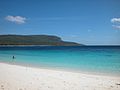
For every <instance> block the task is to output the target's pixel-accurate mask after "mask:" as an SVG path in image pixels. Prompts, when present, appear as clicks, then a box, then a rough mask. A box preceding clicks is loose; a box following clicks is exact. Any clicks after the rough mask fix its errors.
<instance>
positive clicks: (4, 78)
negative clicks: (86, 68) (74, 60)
mask: <svg viewBox="0 0 120 90" xmlns="http://www.w3.org/2000/svg"><path fill="white" fill-rule="evenodd" d="M119 84H120V77H110V76H102V75H92V74H84V73H77V72H69V71H61V70H54V69H48V68H47V69H46V68H45V69H43V68H34V67H25V66H21V65H16V64H14V65H11V64H7V63H0V90H3V89H2V88H4V90H8V89H9V90H64V89H65V90H83V89H84V90H94V89H97V90H120V85H119Z"/></svg>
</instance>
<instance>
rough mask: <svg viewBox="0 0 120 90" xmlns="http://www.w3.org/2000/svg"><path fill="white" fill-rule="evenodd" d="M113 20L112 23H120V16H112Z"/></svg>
mask: <svg viewBox="0 0 120 90" xmlns="http://www.w3.org/2000/svg"><path fill="white" fill-rule="evenodd" d="M111 22H112V23H120V18H112V19H111Z"/></svg>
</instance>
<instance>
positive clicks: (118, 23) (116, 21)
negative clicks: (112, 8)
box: [111, 18, 120, 30]
mask: <svg viewBox="0 0 120 90" xmlns="http://www.w3.org/2000/svg"><path fill="white" fill-rule="evenodd" d="M111 22H112V23H114V24H115V25H112V26H113V28H115V29H117V30H120V18H112V19H111Z"/></svg>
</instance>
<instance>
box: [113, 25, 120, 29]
mask: <svg viewBox="0 0 120 90" xmlns="http://www.w3.org/2000/svg"><path fill="white" fill-rule="evenodd" d="M112 26H113V27H114V28H115V29H118V30H120V26H118V25H112Z"/></svg>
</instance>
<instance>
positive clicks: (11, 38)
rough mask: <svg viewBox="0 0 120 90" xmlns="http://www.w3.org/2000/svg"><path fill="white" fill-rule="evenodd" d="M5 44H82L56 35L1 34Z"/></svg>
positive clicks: (0, 41)
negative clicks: (64, 39)
mask: <svg viewBox="0 0 120 90" xmlns="http://www.w3.org/2000/svg"><path fill="white" fill-rule="evenodd" d="M0 45H3V46H8V45H12V46H82V45H83V44H79V43H76V42H69V41H63V40H62V39H61V38H60V37H58V36H54V35H0Z"/></svg>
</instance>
